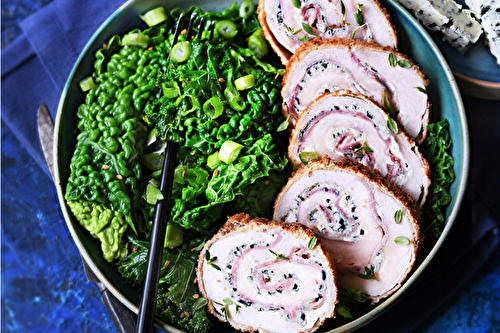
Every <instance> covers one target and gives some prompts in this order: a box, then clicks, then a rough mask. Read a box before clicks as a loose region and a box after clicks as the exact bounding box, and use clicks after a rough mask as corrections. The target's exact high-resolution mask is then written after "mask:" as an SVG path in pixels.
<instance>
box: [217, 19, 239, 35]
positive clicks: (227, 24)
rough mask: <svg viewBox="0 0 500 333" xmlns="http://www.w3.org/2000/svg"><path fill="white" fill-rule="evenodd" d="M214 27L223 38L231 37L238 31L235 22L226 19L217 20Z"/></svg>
mask: <svg viewBox="0 0 500 333" xmlns="http://www.w3.org/2000/svg"><path fill="white" fill-rule="evenodd" d="M215 29H216V30H217V32H218V33H219V35H221V36H222V38H224V39H232V38H234V36H236V34H237V33H238V30H236V24H234V23H233V22H231V21H227V20H224V21H219V22H217V24H216V25H215Z"/></svg>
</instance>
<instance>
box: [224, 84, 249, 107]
mask: <svg viewBox="0 0 500 333" xmlns="http://www.w3.org/2000/svg"><path fill="white" fill-rule="evenodd" d="M224 97H226V100H227V102H228V103H229V106H230V107H231V108H232V109H234V110H236V111H243V110H245V108H246V106H247V105H246V102H245V100H244V99H243V97H241V96H240V93H239V92H238V90H236V88H235V87H233V86H231V85H228V86H227V87H226V89H225V90H224Z"/></svg>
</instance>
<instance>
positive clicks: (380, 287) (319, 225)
mask: <svg viewBox="0 0 500 333" xmlns="http://www.w3.org/2000/svg"><path fill="white" fill-rule="evenodd" d="M274 209H275V210H274V217H273V218H274V219H275V220H276V221H280V222H288V223H301V224H304V225H306V226H308V227H310V228H312V229H313V230H315V232H316V233H317V235H318V236H319V237H320V238H321V239H322V240H323V244H324V245H325V247H326V248H327V249H328V251H329V252H330V253H331V254H332V256H333V259H334V261H335V267H336V270H337V276H338V279H339V286H340V287H343V288H346V289H347V288H354V289H355V290H358V291H361V292H362V294H363V295H365V297H367V298H369V299H371V300H372V302H378V301H379V300H380V299H382V298H385V297H387V296H389V295H391V294H392V293H393V292H394V291H396V290H397V289H398V288H399V287H400V286H401V285H402V283H403V281H404V280H405V279H406V277H407V275H408V273H409V272H410V271H411V269H412V267H413V264H414V262H415V258H416V256H417V252H418V249H419V246H420V236H419V225H420V222H421V214H420V209H419V207H418V205H417V204H416V203H415V201H414V200H413V199H412V198H411V197H410V196H409V195H407V194H406V193H404V192H403V191H402V190H401V189H400V188H399V187H398V186H396V185H394V184H392V183H390V182H388V181H386V180H385V179H384V178H382V177H381V176H380V174H377V173H372V172H370V170H368V169H367V168H366V167H365V166H363V165H362V164H360V163H358V162H354V161H351V160H349V159H343V160H342V161H339V162H335V161H333V160H331V159H329V158H324V159H322V160H321V161H314V162H311V163H309V164H307V165H306V166H305V167H303V168H301V169H299V170H298V171H296V172H295V173H294V175H293V177H291V178H290V179H289V181H288V183H287V184H286V185H285V186H284V187H283V189H282V191H281V192H280V194H279V195H278V197H277V199H276V203H275V207H274Z"/></svg>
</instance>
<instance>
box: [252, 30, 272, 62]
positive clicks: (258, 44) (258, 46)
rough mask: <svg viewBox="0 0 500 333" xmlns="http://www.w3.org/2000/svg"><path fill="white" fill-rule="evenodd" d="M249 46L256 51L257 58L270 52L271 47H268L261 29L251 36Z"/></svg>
mask: <svg viewBox="0 0 500 333" xmlns="http://www.w3.org/2000/svg"><path fill="white" fill-rule="evenodd" d="M248 48H249V49H250V50H252V51H253V52H255V55H256V56H257V58H259V59H260V58H262V57H263V56H265V55H266V54H267V53H268V52H269V47H267V41H266V39H265V37H264V35H263V34H262V31H261V29H258V30H257V31H255V32H254V33H253V34H252V35H251V36H250V38H248Z"/></svg>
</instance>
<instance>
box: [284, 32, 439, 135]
mask: <svg viewBox="0 0 500 333" xmlns="http://www.w3.org/2000/svg"><path fill="white" fill-rule="evenodd" d="M391 54H392V55H393V56H394V57H392V56H391ZM389 58H393V59H395V60H396V61H399V63H400V64H401V65H397V64H396V65H395V66H393V65H394V64H395V63H394V62H391V61H389ZM427 84H428V81H427V79H426V78H425V75H424V73H423V72H422V71H421V70H420V69H419V68H418V67H417V66H416V65H415V64H413V62H412V61H411V59H409V58H408V57H406V56H405V55H403V54H401V53H398V52H396V51H395V50H394V49H392V48H390V47H382V46H379V45H375V44H373V43H366V42H363V41H357V40H344V39H331V40H320V39H315V40H313V41H310V42H307V43H305V44H303V45H302V46H301V47H300V48H299V49H298V50H297V52H296V53H295V54H294V55H293V57H292V58H291V59H290V62H289V63H288V65H287V66H286V72H285V75H284V77H283V89H282V90H281V94H282V97H283V106H282V109H283V115H284V116H285V117H288V116H290V118H289V120H290V122H291V123H292V125H293V124H295V122H296V120H297V118H298V117H299V115H300V113H301V112H303V111H304V110H305V109H306V108H307V107H308V106H309V105H310V104H311V103H312V102H313V101H315V100H316V98H318V97H319V96H321V95H322V94H323V93H325V92H331V91H336V90H339V89H348V90H350V91H352V92H353V93H357V94H362V95H365V96H367V97H370V98H371V99H373V100H374V101H375V102H376V103H377V104H378V105H379V106H382V107H384V106H385V107H384V109H385V110H386V111H391V110H392V111H391V112H394V113H396V114H397V120H398V122H399V123H400V124H401V125H402V126H403V128H404V130H405V132H406V133H407V134H408V135H409V136H410V137H411V138H412V139H413V140H415V141H416V143H417V144H420V143H421V142H423V140H424V139H425V136H426V134H427V128H426V126H427V124H428V123H429V108H430V103H429V100H428V96H427V93H426V92H425V91H426V87H427ZM389 103H390V108H389V107H388V104H389Z"/></svg>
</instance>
